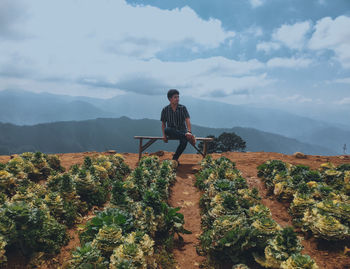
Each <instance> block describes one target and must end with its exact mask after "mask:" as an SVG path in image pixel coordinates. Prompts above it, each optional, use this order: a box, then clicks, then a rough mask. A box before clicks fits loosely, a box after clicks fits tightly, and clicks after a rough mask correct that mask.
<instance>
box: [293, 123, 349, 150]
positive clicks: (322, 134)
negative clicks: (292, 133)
mask: <svg viewBox="0 0 350 269" xmlns="http://www.w3.org/2000/svg"><path fill="white" fill-rule="evenodd" d="M298 138H299V140H302V141H306V142H308V143H314V141H317V144H320V145H323V146H324V147H327V148H330V149H333V150H334V151H337V152H341V153H343V147H344V144H346V147H347V151H346V152H347V154H349V152H350V131H346V130H342V129H339V128H335V127H333V128H329V127H328V128H320V129H316V130H313V131H311V132H309V133H305V134H304V135H303V136H300V137H298Z"/></svg>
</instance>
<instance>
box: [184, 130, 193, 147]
mask: <svg viewBox="0 0 350 269" xmlns="http://www.w3.org/2000/svg"><path fill="white" fill-rule="evenodd" d="M185 136H186V138H187V140H188V141H189V142H190V143H191V144H192V145H195V144H196V137H195V136H194V135H193V134H192V133H191V132H187V133H186V134H185Z"/></svg>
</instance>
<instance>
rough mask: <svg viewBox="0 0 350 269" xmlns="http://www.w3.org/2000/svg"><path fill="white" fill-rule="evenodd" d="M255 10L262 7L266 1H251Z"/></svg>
mask: <svg viewBox="0 0 350 269" xmlns="http://www.w3.org/2000/svg"><path fill="white" fill-rule="evenodd" d="M249 2H250V4H251V5H252V7H253V8H256V7H260V6H262V5H263V4H264V0H249Z"/></svg>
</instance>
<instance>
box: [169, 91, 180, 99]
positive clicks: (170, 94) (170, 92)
mask: <svg viewBox="0 0 350 269" xmlns="http://www.w3.org/2000/svg"><path fill="white" fill-rule="evenodd" d="M175 94H178V95H179V94H180V93H179V91H178V90H176V89H170V90H169V91H168V99H169V100H170V99H171V97H173V95H175Z"/></svg>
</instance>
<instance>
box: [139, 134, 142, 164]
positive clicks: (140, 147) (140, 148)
mask: <svg viewBox="0 0 350 269" xmlns="http://www.w3.org/2000/svg"><path fill="white" fill-rule="evenodd" d="M141 157H142V138H140V145H139V160H141Z"/></svg>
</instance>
